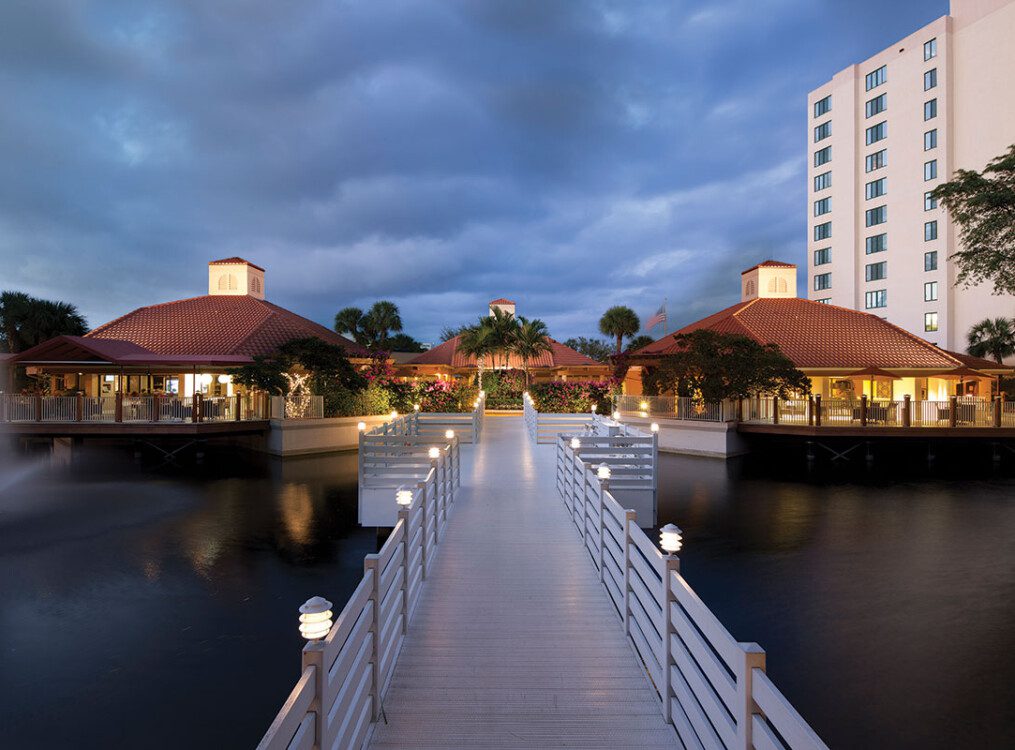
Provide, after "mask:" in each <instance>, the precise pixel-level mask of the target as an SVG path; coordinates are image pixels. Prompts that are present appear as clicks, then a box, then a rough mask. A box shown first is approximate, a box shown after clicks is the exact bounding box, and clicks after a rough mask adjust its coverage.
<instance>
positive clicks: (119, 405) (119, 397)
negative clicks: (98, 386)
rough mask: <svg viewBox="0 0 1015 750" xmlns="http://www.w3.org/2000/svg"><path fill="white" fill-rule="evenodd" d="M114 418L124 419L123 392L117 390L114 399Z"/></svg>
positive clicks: (118, 420) (117, 419)
mask: <svg viewBox="0 0 1015 750" xmlns="http://www.w3.org/2000/svg"><path fill="white" fill-rule="evenodd" d="M113 403H114V407H113V419H114V420H115V421H117V422H122V421H123V392H122V391H117V392H116V397H115V399H114V402H113Z"/></svg>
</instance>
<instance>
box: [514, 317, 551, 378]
mask: <svg viewBox="0 0 1015 750" xmlns="http://www.w3.org/2000/svg"><path fill="white" fill-rule="evenodd" d="M511 348H512V350H513V351H514V353H515V354H517V355H518V356H519V357H520V358H521V360H522V369H524V370H525V387H526V388H528V386H529V360H530V359H533V358H534V357H538V356H539V355H540V354H542V353H543V352H548V351H551V350H552V349H553V347H552V346H551V344H550V332H549V330H548V329H547V327H546V323H544V322H543V321H541V320H538V319H536V320H528V319H527V318H518V327H517V330H515V333H514V341H513V343H512V346H511Z"/></svg>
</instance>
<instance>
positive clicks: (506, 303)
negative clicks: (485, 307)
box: [490, 297, 515, 317]
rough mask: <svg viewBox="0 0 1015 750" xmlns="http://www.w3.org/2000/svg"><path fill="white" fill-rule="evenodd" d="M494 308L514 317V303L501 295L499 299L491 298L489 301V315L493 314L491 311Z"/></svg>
mask: <svg viewBox="0 0 1015 750" xmlns="http://www.w3.org/2000/svg"><path fill="white" fill-rule="evenodd" d="M494 310H500V311H501V312H505V313H507V314H508V315H510V316H511V317H514V314H515V303H514V301H513V300H509V299H504V298H503V297H501V298H500V299H495V300H491V302H490V315H491V316H493V311H494Z"/></svg>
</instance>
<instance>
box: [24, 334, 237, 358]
mask: <svg viewBox="0 0 1015 750" xmlns="http://www.w3.org/2000/svg"><path fill="white" fill-rule="evenodd" d="M12 357H13V358H14V360H15V361H17V362H21V363H22V364H26V365H33V364H35V365H41V364H55V363H69V362H75V363H80V364H88V363H92V364H105V363H112V364H117V365H141V364H148V365H152V364H172V365H242V364H246V363H248V362H250V361H251V360H250V357H249V356H247V355H245V354H186V353H182V354H155V353H153V352H151V351H149V350H148V349H145V348H143V347H140V346H138V345H137V344H135V343H133V342H130V341H124V340H122V339H102V338H86V337H84V336H56V337H54V338H51V339H49V340H48V341H43V342H42V343H41V344H38V345H36V346H33V347H32V348H31V349H27V350H25V351H23V352H20V353H18V354H15V355H12Z"/></svg>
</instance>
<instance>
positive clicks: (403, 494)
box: [395, 487, 412, 508]
mask: <svg viewBox="0 0 1015 750" xmlns="http://www.w3.org/2000/svg"><path fill="white" fill-rule="evenodd" d="M395 502H396V503H398V504H399V505H401V506H402V507H403V508H406V507H408V506H410V505H412V490H407V489H404V488H402V487H399V488H398V491H397V492H396V493H395Z"/></svg>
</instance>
